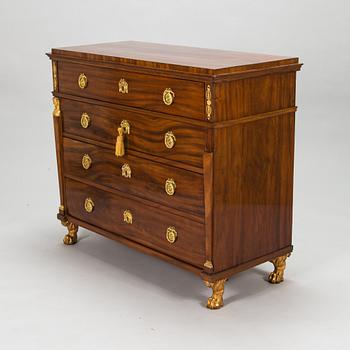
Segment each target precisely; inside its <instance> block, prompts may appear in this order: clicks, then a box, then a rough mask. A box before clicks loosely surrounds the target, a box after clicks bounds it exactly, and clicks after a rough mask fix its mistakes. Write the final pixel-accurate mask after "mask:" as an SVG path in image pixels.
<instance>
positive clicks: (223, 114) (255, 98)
mask: <svg viewBox="0 0 350 350" xmlns="http://www.w3.org/2000/svg"><path fill="white" fill-rule="evenodd" d="M295 75H296V73H295V72H289V73H284V74H273V75H264V76H260V77H255V78H248V79H240V80H234V81H230V82H222V83H216V84H215V115H216V119H215V120H216V121H227V120H231V119H238V118H242V117H246V116H254V115H256V114H261V113H266V112H270V111H275V110H281V109H284V108H290V107H294V106H295Z"/></svg>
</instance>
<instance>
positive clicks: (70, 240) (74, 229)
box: [62, 221, 79, 245]
mask: <svg viewBox="0 0 350 350" xmlns="http://www.w3.org/2000/svg"><path fill="white" fill-rule="evenodd" d="M62 224H63V225H64V226H66V227H67V229H68V233H67V234H66V235H65V236H64V238H63V243H64V244H67V245H71V244H75V243H77V241H78V234H77V233H78V228H79V227H78V226H77V225H75V224H73V223H72V222H69V221H66V222H62Z"/></svg>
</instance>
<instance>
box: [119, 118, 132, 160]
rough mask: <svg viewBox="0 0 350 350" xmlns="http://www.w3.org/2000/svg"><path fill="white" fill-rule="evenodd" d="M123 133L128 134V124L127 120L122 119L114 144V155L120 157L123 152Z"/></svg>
mask: <svg viewBox="0 0 350 350" xmlns="http://www.w3.org/2000/svg"><path fill="white" fill-rule="evenodd" d="M124 134H128V135H129V134H130V124H129V122H128V121H127V120H123V121H122V122H121V123H120V127H119V128H118V136H117V141H116V144H115V155H116V156H117V157H122V156H123V155H124V154H125V146H124Z"/></svg>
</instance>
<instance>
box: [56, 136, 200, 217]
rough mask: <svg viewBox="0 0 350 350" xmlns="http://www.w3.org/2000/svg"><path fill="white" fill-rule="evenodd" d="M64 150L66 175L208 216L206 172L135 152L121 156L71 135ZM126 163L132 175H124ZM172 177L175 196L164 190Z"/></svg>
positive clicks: (65, 139)
mask: <svg viewBox="0 0 350 350" xmlns="http://www.w3.org/2000/svg"><path fill="white" fill-rule="evenodd" d="M63 149H64V169H65V174H66V176H67V175H68V176H69V175H70V176H75V177H78V178H82V179H86V180H89V181H91V182H94V183H97V184H100V185H103V186H107V187H111V188H114V189H117V190H119V191H122V192H125V193H128V194H133V195H135V196H139V197H142V198H146V199H149V200H152V201H156V202H158V203H161V204H163V205H165V206H169V207H174V208H177V209H179V210H182V211H185V212H191V213H193V214H196V215H201V216H202V215H204V198H203V197H204V193H203V191H204V187H203V176H202V175H199V174H196V173H193V172H189V171H186V170H182V169H178V168H174V167H170V166H166V165H162V164H159V163H156V162H152V161H149V160H148V159H144V158H140V157H135V156H132V155H128V156H125V157H122V158H117V157H116V156H115V155H114V152H113V151H111V150H110V149H106V148H103V147H97V146H94V145H91V144H87V143H83V142H79V141H75V140H71V139H68V138H64V140H63ZM84 154H88V155H89V156H90V158H91V159H92V164H91V167H90V168H89V169H87V170H85V169H84V168H83V167H82V164H81V161H82V157H83V155H84ZM124 164H128V165H129V166H130V168H131V178H125V177H123V176H122V171H121V168H122V166H123V165H124ZM169 178H172V179H174V181H175V182H176V191H175V194H174V195H173V196H169V195H167V194H166V192H165V189H164V185H165V181H166V180H167V179H169Z"/></svg>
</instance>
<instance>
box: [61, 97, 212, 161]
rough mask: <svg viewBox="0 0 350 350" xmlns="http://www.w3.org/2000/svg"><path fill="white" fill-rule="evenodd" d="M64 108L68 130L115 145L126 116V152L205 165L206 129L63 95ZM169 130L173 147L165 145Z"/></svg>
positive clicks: (62, 106) (64, 118) (62, 103)
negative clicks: (76, 99) (85, 121)
mask: <svg viewBox="0 0 350 350" xmlns="http://www.w3.org/2000/svg"><path fill="white" fill-rule="evenodd" d="M61 109H62V113H63V131H64V132H66V133H70V134H74V135H78V136H81V137H85V138H88V139H91V140H96V141H102V142H105V143H109V144H112V145H115V142H116V139H117V135H118V127H120V124H121V122H122V121H123V120H126V121H128V123H129V125H130V134H129V135H126V136H125V148H126V152H127V151H128V150H129V149H131V150H135V151H139V152H144V153H149V154H151V155H154V156H158V157H162V158H166V159H169V160H175V161H180V162H183V163H187V164H190V165H194V166H197V167H202V166H203V163H202V156H203V152H204V149H205V140H206V131H205V129H202V128H198V127H194V126H192V125H189V124H184V123H179V122H176V121H171V120H167V119H162V118H158V117H151V116H149V115H145V114H142V113H135V112H129V111H124V110H120V109H114V108H107V107H101V106H97V105H93V104H89V103H82V102H76V101H72V100H67V99H62V101H61ZM83 113H86V114H87V115H88V122H87V124H86V125H85V128H84V127H83V126H82V115H83ZM169 132H171V133H172V134H173V135H174V136H175V141H174V143H173V147H171V148H168V147H167V146H166V145H165V138H166V134H167V133H169Z"/></svg>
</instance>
